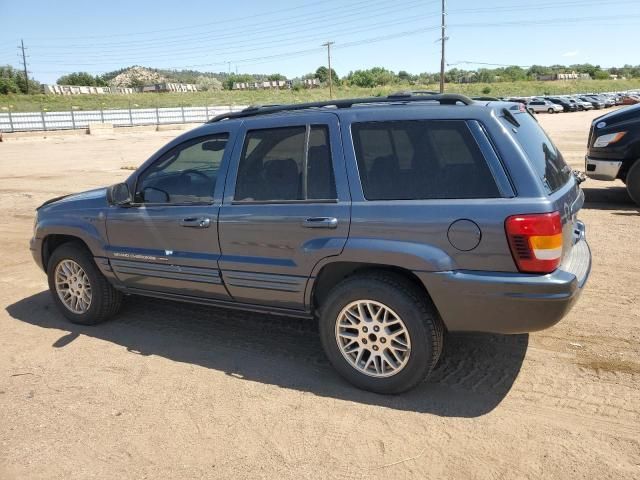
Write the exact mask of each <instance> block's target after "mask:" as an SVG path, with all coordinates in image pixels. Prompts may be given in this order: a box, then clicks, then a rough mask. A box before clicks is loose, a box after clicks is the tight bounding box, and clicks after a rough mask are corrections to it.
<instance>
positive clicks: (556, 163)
mask: <svg viewBox="0 0 640 480" xmlns="http://www.w3.org/2000/svg"><path fill="white" fill-rule="evenodd" d="M515 118H516V120H517V121H518V123H519V124H520V126H519V127H515V126H514V125H512V124H511V123H509V122H508V121H507V120H505V119H504V118H502V122H503V123H504V125H505V127H506V128H507V129H508V130H509V131H512V132H513V134H514V137H515V139H516V140H517V142H518V143H519V144H520V146H521V147H522V149H523V150H524V152H525V154H526V155H527V157H528V158H529V162H530V163H531V165H532V166H533V169H534V171H535V172H536V175H537V176H538V178H539V180H540V181H541V182H542V184H543V186H544V188H545V190H546V192H547V194H549V195H550V194H552V193H554V192H556V191H557V190H559V189H560V188H561V187H563V186H564V185H565V184H566V183H567V182H568V181H569V179H570V178H571V168H569V166H568V165H567V163H566V162H565V160H564V158H563V156H562V153H560V150H558V148H557V147H556V146H555V145H554V144H553V142H552V141H551V139H550V138H549V137H548V136H547V134H546V133H545V131H544V130H543V129H542V127H541V126H540V125H539V124H538V122H537V121H536V120H535V119H534V118H533V117H532V116H531V115H530V114H529V113H518V114H516V115H515Z"/></svg>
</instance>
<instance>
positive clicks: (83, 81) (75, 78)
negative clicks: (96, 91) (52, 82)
mask: <svg viewBox="0 0 640 480" xmlns="http://www.w3.org/2000/svg"><path fill="white" fill-rule="evenodd" d="M56 83H57V84H58V85H77V86H87V87H105V86H106V85H107V82H106V80H105V79H103V78H102V77H100V76H98V75H96V76H93V75H91V74H90V73H87V72H73V73H69V74H68V75H63V76H62V77H60V78H59V79H58V80H57V81H56Z"/></svg>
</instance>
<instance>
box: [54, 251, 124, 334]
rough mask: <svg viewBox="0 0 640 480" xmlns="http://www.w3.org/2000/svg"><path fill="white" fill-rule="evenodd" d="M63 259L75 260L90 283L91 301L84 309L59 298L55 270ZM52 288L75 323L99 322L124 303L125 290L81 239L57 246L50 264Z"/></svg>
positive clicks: (56, 301)
mask: <svg viewBox="0 0 640 480" xmlns="http://www.w3.org/2000/svg"><path fill="white" fill-rule="evenodd" d="M63 260H73V261H74V262H76V263H77V264H78V265H80V267H82V269H83V270H84V271H85V273H86V275H87V277H88V279H89V284H90V286H91V302H90V304H89V308H88V310H87V311H86V312H84V313H75V312H72V311H71V310H70V309H69V308H68V307H67V306H66V305H65V304H64V303H63V302H62V300H61V299H60V297H59V296H58V293H57V291H56V285H55V270H56V267H57V266H58V264H59V263H60V262H62V261H63ZM47 276H48V279H49V290H50V292H51V296H52V297H53V302H54V303H55V304H56V306H57V307H58V309H59V310H60V312H61V313H62V314H63V315H64V316H65V317H67V318H68V319H69V320H70V321H71V322H72V323H77V324H79V325H96V324H98V323H100V322H104V321H105V320H107V319H109V318H110V317H112V316H113V315H115V314H116V313H117V312H118V310H119V309H120V306H121V305H122V294H121V293H120V292H119V291H118V290H116V289H115V288H113V286H111V284H110V283H109V282H108V281H107V279H106V278H105V277H104V275H102V273H101V272H100V270H98V267H97V266H96V264H95V262H94V261H93V256H92V255H91V253H90V252H89V251H88V250H87V249H86V247H85V246H84V245H82V244H79V243H74V242H70V243H64V244H62V245H60V246H59V247H58V248H56V249H55V250H54V252H53V253H52V254H51V258H50V259H49V263H48V265H47Z"/></svg>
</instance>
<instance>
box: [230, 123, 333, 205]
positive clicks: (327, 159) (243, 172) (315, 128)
mask: <svg viewBox="0 0 640 480" xmlns="http://www.w3.org/2000/svg"><path fill="white" fill-rule="evenodd" d="M335 198H336V189H335V180H334V175H333V167H332V165H331V149H330V145H329V131H328V128H327V127H326V126H324V125H311V126H299V127H298V126H296V127H284V128H269V129H263V130H251V131H249V132H248V133H247V135H246V138H245V141H244V147H243V149H242V156H241V157H240V164H239V166H238V177H237V180H236V190H235V196H234V200H235V201H243V202H252V201H256V202H278V201H296V200H298V201H299V200H334V199H335Z"/></svg>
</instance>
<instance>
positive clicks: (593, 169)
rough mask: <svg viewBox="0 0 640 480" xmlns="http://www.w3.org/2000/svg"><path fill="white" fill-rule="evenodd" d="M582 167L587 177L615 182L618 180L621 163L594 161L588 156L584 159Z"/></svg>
mask: <svg viewBox="0 0 640 480" xmlns="http://www.w3.org/2000/svg"><path fill="white" fill-rule="evenodd" d="M584 166H585V172H586V173H587V177H589V178H593V179H594V180H609V181H610V180H615V179H616V178H618V173H619V172H620V167H622V161H616V160H613V161H612V160H596V159H595V158H590V157H589V156H585V157H584Z"/></svg>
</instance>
